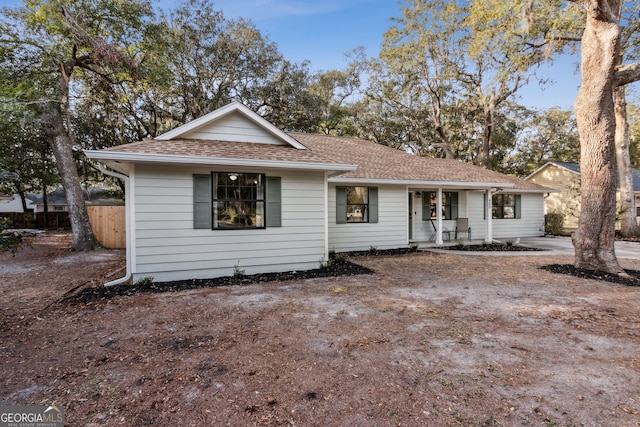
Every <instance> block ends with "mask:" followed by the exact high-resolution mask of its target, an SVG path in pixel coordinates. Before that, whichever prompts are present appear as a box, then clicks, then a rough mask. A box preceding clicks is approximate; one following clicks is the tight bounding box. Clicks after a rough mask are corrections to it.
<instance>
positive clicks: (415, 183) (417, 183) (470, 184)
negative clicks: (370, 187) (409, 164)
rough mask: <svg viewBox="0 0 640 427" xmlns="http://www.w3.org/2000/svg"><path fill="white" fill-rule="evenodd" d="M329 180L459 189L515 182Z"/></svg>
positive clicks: (341, 182) (505, 185) (480, 187)
mask: <svg viewBox="0 0 640 427" xmlns="http://www.w3.org/2000/svg"><path fill="white" fill-rule="evenodd" d="M329 182H331V183H336V184H378V185H384V184H392V185H411V186H421V187H425V186H426V187H447V188H459V189H472V188H478V189H488V188H513V187H514V184H512V183H507V182H459V181H420V180H399V179H375V178H340V177H336V178H329Z"/></svg>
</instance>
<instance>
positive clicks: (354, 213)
mask: <svg viewBox="0 0 640 427" xmlns="http://www.w3.org/2000/svg"><path fill="white" fill-rule="evenodd" d="M350 189H353V192H350ZM358 189H361V190H362V191H364V192H365V194H362V195H361V194H359V191H358ZM353 193H355V194H356V195H358V196H359V197H362V199H363V201H364V203H349V195H350V194H353ZM345 195H346V196H347V204H346V208H347V224H368V223H369V205H370V204H371V200H370V198H369V187H364V186H361V185H349V186H346V187H345ZM350 206H351V208H352V209H351V210H350V209H349V207H350ZM358 207H360V208H358ZM358 213H359V214H358ZM349 215H351V216H349ZM358 218H360V220H359V221H358Z"/></svg>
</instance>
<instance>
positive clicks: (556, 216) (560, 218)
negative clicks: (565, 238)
mask: <svg viewBox="0 0 640 427" xmlns="http://www.w3.org/2000/svg"><path fill="white" fill-rule="evenodd" d="M563 223H564V214H563V213H562V212H558V211H551V212H549V213H547V214H545V215H544V232H545V234H551V235H553V236H561V235H562V232H563V230H564V229H563V227H562V224H563Z"/></svg>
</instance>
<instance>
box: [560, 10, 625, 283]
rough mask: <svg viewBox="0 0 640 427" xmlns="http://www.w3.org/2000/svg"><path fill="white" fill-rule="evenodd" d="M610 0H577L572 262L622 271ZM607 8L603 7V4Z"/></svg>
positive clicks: (615, 32) (615, 30) (616, 36)
mask: <svg viewBox="0 0 640 427" xmlns="http://www.w3.org/2000/svg"><path fill="white" fill-rule="evenodd" d="M614 3H616V5H617V2H616V1H615V0H612V1H608V2H607V1H602V0H598V1H595V0H594V1H582V2H580V4H583V5H584V6H585V10H586V11H587V23H586V27H585V30H584V33H583V35H582V46H581V63H582V64H581V65H582V83H581V85H580V90H579V92H578V97H577V98H576V102H575V110H576V121H577V124H578V132H579V133H580V174H581V192H582V202H581V212H580V220H579V223H578V229H577V230H576V232H575V233H574V234H573V237H572V240H573V245H574V247H575V266H576V267H578V268H587V269H592V270H604V271H608V272H611V273H615V274H624V270H622V268H621V267H620V265H619V264H618V260H617V258H616V254H615V247H614V243H615V220H616V183H617V168H616V158H615V142H614V134H615V126H616V124H615V114H614V106H613V77H614V69H615V64H616V58H617V55H618V47H619V41H620V28H619V25H618V20H617V15H616V14H615V13H614V12H612V11H613V10H615V11H617V10H618V8H617V7H613V6H614ZM607 9H608V10H607Z"/></svg>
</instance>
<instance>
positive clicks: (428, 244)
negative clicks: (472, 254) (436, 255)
mask: <svg viewBox="0 0 640 427" xmlns="http://www.w3.org/2000/svg"><path fill="white" fill-rule="evenodd" d="M483 242H484V240H477V239H471V240H467V239H458V240H453V239H452V240H445V241H444V242H443V243H442V244H441V245H439V244H437V243H436V242H435V241H433V240H411V241H410V242H409V243H417V244H418V250H421V249H429V248H442V247H448V246H456V245H457V244H459V243H462V244H463V245H467V246H471V245H481V244H482V243H483Z"/></svg>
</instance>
